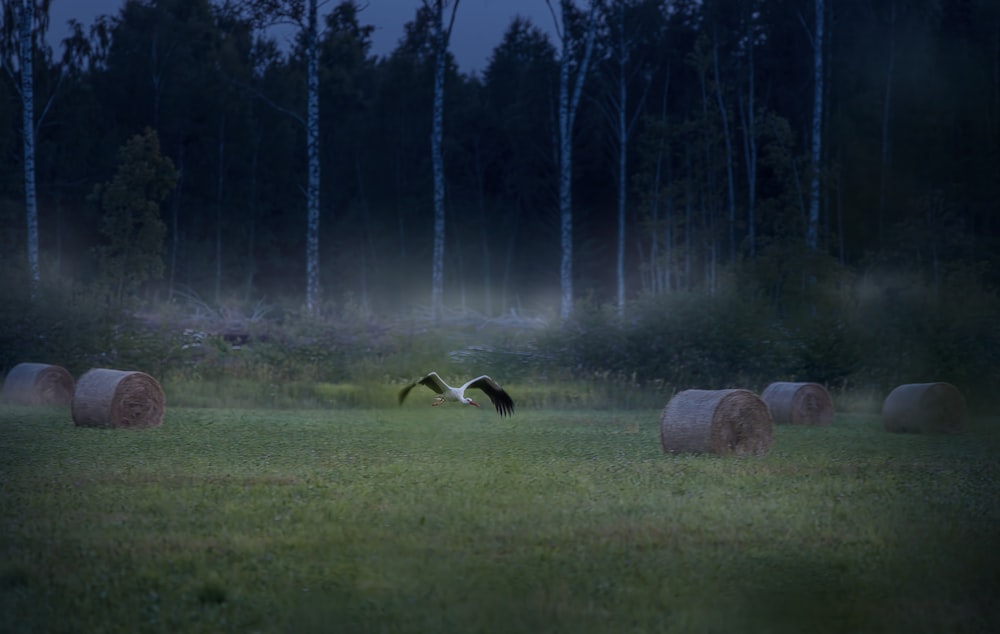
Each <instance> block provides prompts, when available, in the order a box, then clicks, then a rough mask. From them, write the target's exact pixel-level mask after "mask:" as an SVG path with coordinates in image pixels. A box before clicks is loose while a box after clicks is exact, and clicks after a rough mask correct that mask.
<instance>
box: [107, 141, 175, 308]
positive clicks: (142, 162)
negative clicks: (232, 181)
mask: <svg viewBox="0 0 1000 634" xmlns="http://www.w3.org/2000/svg"><path fill="white" fill-rule="evenodd" d="M118 161H119V166H118V171H117V172H116V173H115V176H114V178H113V179H112V180H111V181H110V182H108V183H102V184H98V185H96V186H94V191H93V192H92V193H91V195H90V201H91V202H92V203H93V204H94V205H96V206H97V208H98V211H99V216H100V218H101V235H102V237H103V238H104V242H103V243H102V244H101V245H100V246H99V247H97V254H98V264H99V266H100V271H101V277H102V278H103V279H102V280H101V286H102V287H103V288H104V289H106V292H107V294H108V297H109V298H110V301H111V303H112V304H114V305H116V306H122V305H123V304H124V303H125V300H126V299H129V298H133V297H135V294H136V292H137V291H138V290H139V288H140V287H141V285H142V284H143V283H144V282H146V281H147V280H150V279H159V278H162V277H163V251H164V246H165V244H164V238H165V237H166V234H167V227H166V225H165V224H164V223H163V219H162V218H161V216H160V203H162V202H163V201H164V200H165V199H166V198H167V196H169V195H170V193H171V192H172V191H173V189H174V186H175V185H176V183H177V170H175V169H174V166H173V163H171V161H170V159H169V158H165V157H163V156H162V155H161V154H160V140H159V138H158V137H157V136H156V132H154V131H153V130H151V129H149V128H147V129H146V130H145V131H144V132H143V133H142V134H137V135H135V136H134V137H132V138H131V139H129V140H128V142H126V143H125V145H123V146H122V147H121V150H120V151H119V156H118Z"/></svg>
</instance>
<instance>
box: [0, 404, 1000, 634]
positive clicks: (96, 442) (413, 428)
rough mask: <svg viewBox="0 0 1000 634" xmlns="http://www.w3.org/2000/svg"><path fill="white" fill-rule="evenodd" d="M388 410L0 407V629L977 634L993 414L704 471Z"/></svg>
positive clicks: (606, 435) (995, 597)
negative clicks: (111, 422)
mask: <svg viewBox="0 0 1000 634" xmlns="http://www.w3.org/2000/svg"><path fill="white" fill-rule="evenodd" d="M411 401H412V402H408V403H407V404H406V406H405V407H403V408H398V409H382V410H379V409H357V410H298V411H296V410H281V411H273V410H272V411H267V410H238V409H234V410H223V409H183V408H172V409H170V410H168V412H167V416H166V418H165V421H164V425H163V427H162V428H159V429H153V430H144V431H109V430H96V429H80V428H75V427H73V425H72V423H71V422H70V419H69V415H68V412H66V411H64V410H48V409H41V410H37V409H35V410H32V409H26V408H13V407H3V408H0V482H2V485H0V486H2V489H0V631H2V632H87V633H98V632H171V633H174V632H462V633H468V632H698V633H710V632H719V633H723V632H725V633H727V634H728V633H733V632H789V633H792V632H795V633H801V632H918V633H919V632H926V633H931V632H933V633H939V632H988V631H994V632H995V631H1000V607H998V606H1000V460H998V456H1000V421H998V420H996V419H991V418H974V419H972V420H971V421H970V424H969V428H968V430H967V432H966V433H964V434H962V435H959V436H913V435H893V434H888V433H886V432H884V431H882V429H881V426H880V423H879V421H878V419H877V418H876V417H872V416H861V415H856V416H850V415H841V416H838V418H837V420H836V421H835V423H834V425H833V426H832V427H829V428H825V429H820V428H791V427H777V428H776V429H775V441H774V446H773V448H772V451H771V453H770V455H768V456H767V457H765V458H750V459H732V458H728V459H725V458H717V457H712V456H666V455H664V454H663V453H662V452H661V451H660V448H659V438H658V433H659V432H658V422H659V412H658V411H656V410H629V411H621V412H613V411H586V410H535V411H532V410H530V409H522V410H519V411H518V412H517V413H516V414H515V416H514V417H513V418H512V419H509V420H500V419H498V418H497V417H496V416H495V414H494V413H493V412H491V411H488V410H486V409H484V410H474V409H472V408H459V407H457V406H450V407H441V408H433V409H432V408H430V407H427V403H426V402H425V401H426V399H425V400H421V399H416V398H414V399H411Z"/></svg>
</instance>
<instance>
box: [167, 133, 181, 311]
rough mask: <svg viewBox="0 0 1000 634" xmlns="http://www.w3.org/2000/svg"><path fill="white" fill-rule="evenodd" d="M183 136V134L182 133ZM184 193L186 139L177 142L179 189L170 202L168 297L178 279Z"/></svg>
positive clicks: (170, 295)
mask: <svg viewBox="0 0 1000 634" xmlns="http://www.w3.org/2000/svg"><path fill="white" fill-rule="evenodd" d="M181 136H183V135H181ZM183 195H184V141H183V139H180V140H179V141H178V143H177V189H176V190H175V191H174V196H173V200H172V201H171V204H170V280H169V282H168V285H167V297H168V298H170V299H173V296H174V288H175V284H176V280H177V250H178V248H179V247H180V241H181V238H180V233H179V230H180V229H179V228H180V220H179V219H178V216H179V215H180V208H181V198H182V197H183Z"/></svg>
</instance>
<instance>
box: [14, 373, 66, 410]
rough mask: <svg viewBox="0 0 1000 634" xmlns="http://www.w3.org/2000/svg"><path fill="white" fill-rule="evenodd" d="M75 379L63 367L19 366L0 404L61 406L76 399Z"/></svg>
mask: <svg viewBox="0 0 1000 634" xmlns="http://www.w3.org/2000/svg"><path fill="white" fill-rule="evenodd" d="M73 387H74V381H73V375H72V374H70V373H69V371H68V370H67V369H66V368H64V367H62V366H59V365H50V364H48V363H18V364H17V365H15V366H14V367H13V368H11V370H10V372H8V373H7V377H6V378H5V379H4V382H3V391H2V392H0V400H2V401H3V402H5V403H12V404H15V405H61V406H66V405H69V404H70V401H72V399H73Z"/></svg>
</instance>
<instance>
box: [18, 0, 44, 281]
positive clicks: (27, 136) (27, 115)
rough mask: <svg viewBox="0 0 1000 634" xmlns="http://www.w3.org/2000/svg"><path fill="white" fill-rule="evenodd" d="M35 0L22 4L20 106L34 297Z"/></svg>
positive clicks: (36, 266) (36, 277)
mask: <svg viewBox="0 0 1000 634" xmlns="http://www.w3.org/2000/svg"><path fill="white" fill-rule="evenodd" d="M33 4H34V3H33V2H32V0H21V4H20V11H19V13H20V27H21V57H20V66H21V104H22V115H23V116H22V124H23V127H24V206H25V213H26V217H27V224H28V270H29V272H30V274H31V294H32V297H34V296H35V294H36V293H37V292H38V285H39V283H40V282H41V273H40V267H39V262H38V259H39V258H38V202H37V198H36V196H35V107H34V100H35V87H34V77H33V74H32V73H33V70H32V27H33V22H34V6H33Z"/></svg>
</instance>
